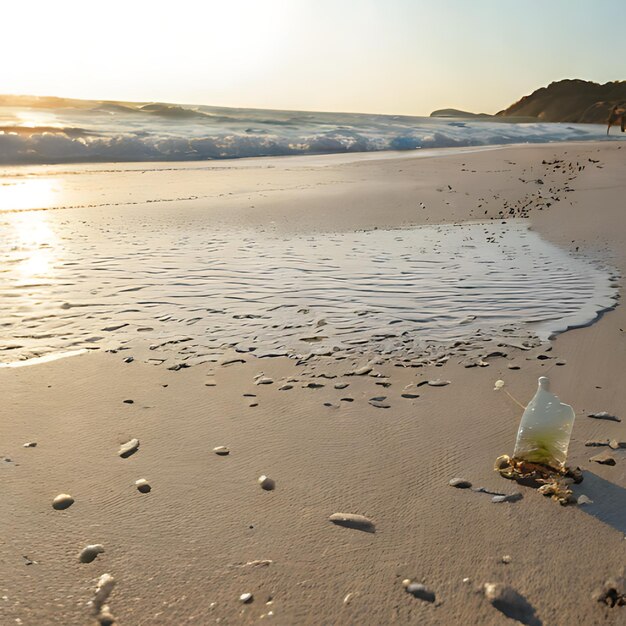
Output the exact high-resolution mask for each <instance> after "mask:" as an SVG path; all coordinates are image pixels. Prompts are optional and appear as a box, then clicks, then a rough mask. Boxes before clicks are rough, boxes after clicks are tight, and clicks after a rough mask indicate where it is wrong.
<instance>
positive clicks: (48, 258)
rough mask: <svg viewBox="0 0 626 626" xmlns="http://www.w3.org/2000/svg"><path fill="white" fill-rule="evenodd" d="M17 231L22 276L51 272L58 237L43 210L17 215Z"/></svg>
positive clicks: (16, 238)
mask: <svg viewBox="0 0 626 626" xmlns="http://www.w3.org/2000/svg"><path fill="white" fill-rule="evenodd" d="M12 225H13V228H14V231H15V250H16V252H17V253H18V255H19V259H20V260H19V265H18V269H19V273H20V275H21V276H22V278H32V277H34V276H41V275H45V274H50V272H51V270H52V267H53V266H52V264H53V261H54V257H55V249H54V244H55V243H56V241H57V237H56V235H55V233H54V231H53V230H52V229H51V228H50V225H49V224H48V220H47V217H46V215H45V214H44V213H42V212H41V211H32V212H28V213H22V214H20V215H16V216H15V219H13V220H12Z"/></svg>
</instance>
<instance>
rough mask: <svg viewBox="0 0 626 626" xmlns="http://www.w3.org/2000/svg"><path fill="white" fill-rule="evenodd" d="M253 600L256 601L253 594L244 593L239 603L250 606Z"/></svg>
mask: <svg viewBox="0 0 626 626" xmlns="http://www.w3.org/2000/svg"><path fill="white" fill-rule="evenodd" d="M253 599H254V596H253V595H252V594H251V593H242V594H241V595H240V596H239V602H241V603H243V604H248V603H250V602H252V600H253Z"/></svg>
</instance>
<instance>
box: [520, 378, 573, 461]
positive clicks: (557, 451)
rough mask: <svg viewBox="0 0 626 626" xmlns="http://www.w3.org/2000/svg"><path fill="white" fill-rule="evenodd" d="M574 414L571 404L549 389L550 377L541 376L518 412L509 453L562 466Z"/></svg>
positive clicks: (527, 459) (525, 459) (523, 458)
mask: <svg viewBox="0 0 626 626" xmlns="http://www.w3.org/2000/svg"><path fill="white" fill-rule="evenodd" d="M574 418H575V414H574V410H573V409H572V407H571V406H569V405H568V404H563V403H562V402H561V401H560V400H559V398H558V397H557V396H555V395H554V394H553V393H551V392H550V381H549V380H548V379H547V378H546V377H545V376H542V377H541V378H540V379H539V387H538V389H537V393H536V394H535V397H534V398H533V399H532V400H531V401H530V402H529V404H528V406H527V407H526V410H525V411H524V414H523V415H522V421H521V422H520V425H519V430H518V431H517V441H516V442H515V452H514V453H513V456H514V457H515V458H516V459H518V460H523V461H529V462H531V463H541V464H542V465H548V466H549V467H553V468H554V469H557V470H560V469H563V468H564V467H565V461H566V460H567V449H568V448H569V441H570V437H571V436H572V428H573V427H574Z"/></svg>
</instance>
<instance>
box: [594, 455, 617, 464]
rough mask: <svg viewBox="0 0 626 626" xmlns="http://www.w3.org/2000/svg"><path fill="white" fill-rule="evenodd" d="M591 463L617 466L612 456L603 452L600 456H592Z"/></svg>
mask: <svg viewBox="0 0 626 626" xmlns="http://www.w3.org/2000/svg"><path fill="white" fill-rule="evenodd" d="M589 460H590V461H594V462H595V463H600V465H615V463H616V461H615V458H614V457H613V456H611V455H610V454H609V453H608V452H601V453H600V454H596V455H595V456H592V457H591V458H590V459H589Z"/></svg>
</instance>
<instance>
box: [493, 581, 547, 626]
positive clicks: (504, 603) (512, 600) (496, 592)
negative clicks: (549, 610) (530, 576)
mask: <svg viewBox="0 0 626 626" xmlns="http://www.w3.org/2000/svg"><path fill="white" fill-rule="evenodd" d="M483 593H484V594H485V598H487V600H489V602H491V604H492V605H493V606H494V607H495V608H496V609H498V611H500V612H502V613H504V615H506V616H507V617H510V618H511V619H515V620H518V621H520V622H522V623H523V624H530V623H534V622H533V618H534V613H535V610H534V609H533V607H532V606H531V605H530V603H529V602H528V601H527V600H526V598H524V596H522V595H521V594H519V593H518V592H517V591H516V590H515V589H513V587H511V586H509V585H505V584H503V583H485V584H484V586H483Z"/></svg>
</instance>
